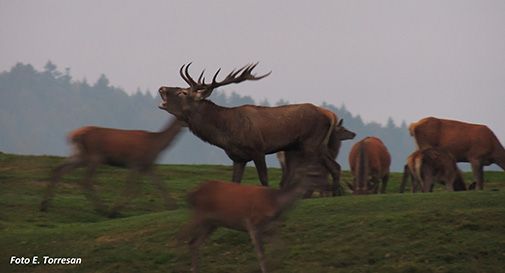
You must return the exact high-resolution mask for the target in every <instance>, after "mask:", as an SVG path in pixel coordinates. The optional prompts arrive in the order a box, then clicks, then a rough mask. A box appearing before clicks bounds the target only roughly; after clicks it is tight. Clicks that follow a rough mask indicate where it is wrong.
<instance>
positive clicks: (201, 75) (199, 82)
mask: <svg viewBox="0 0 505 273" xmlns="http://www.w3.org/2000/svg"><path fill="white" fill-rule="evenodd" d="M203 73H205V69H204V70H202V73H200V76H199V77H198V85H201V84H205V77H204V78H203V82H201V81H200V80H201V79H202V77H203Z"/></svg>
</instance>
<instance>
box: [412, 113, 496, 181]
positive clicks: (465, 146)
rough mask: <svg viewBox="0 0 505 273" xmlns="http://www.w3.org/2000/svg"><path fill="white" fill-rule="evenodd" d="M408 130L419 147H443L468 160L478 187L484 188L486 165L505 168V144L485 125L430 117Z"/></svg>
mask: <svg viewBox="0 0 505 273" xmlns="http://www.w3.org/2000/svg"><path fill="white" fill-rule="evenodd" d="M409 132H410V135H411V136H413V137H414V139H415V141H416V144H417V147H418V148H419V149H424V148H428V147H433V148H442V149H444V150H447V151H448V152H449V153H451V155H452V156H453V157H454V159H455V160H456V162H469V163H470V164H471V165H472V171H473V175H474V178H475V179H476V181H477V183H476V186H477V189H480V190H482V189H483V188H484V173H483V166H488V165H491V164H493V163H496V164H498V166H500V167H501V168H502V169H503V170H505V148H503V146H502V145H501V143H500V141H499V140H498V138H496V136H495V134H494V133H493V131H491V129H489V128H488V127H487V126H485V125H480V124H472V123H466V122H461V121H456V120H449V119H439V118H434V117H427V118H423V119H421V120H419V121H418V122H415V123H412V124H411V125H410V126H409Z"/></svg>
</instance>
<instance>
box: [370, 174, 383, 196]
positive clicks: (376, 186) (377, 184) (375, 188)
mask: <svg viewBox="0 0 505 273" xmlns="http://www.w3.org/2000/svg"><path fill="white" fill-rule="evenodd" d="M371 182H372V183H373V184H372V185H371V186H372V187H373V193H375V194H378V193H379V187H380V184H381V181H380V180H379V178H378V177H375V176H373V177H372V180H371Z"/></svg>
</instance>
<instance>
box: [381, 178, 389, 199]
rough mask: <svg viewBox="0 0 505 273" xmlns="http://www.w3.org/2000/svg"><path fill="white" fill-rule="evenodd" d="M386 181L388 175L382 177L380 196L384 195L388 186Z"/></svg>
mask: <svg viewBox="0 0 505 273" xmlns="http://www.w3.org/2000/svg"><path fill="white" fill-rule="evenodd" d="M388 181H389V174H386V175H385V176H384V177H382V184H381V190H380V193H381V194H384V193H386V187H387V185H388Z"/></svg>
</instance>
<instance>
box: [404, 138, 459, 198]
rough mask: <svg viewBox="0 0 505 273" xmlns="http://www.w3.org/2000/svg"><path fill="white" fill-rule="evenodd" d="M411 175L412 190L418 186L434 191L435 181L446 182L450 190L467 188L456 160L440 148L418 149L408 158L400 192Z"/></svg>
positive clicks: (426, 190)
mask: <svg viewBox="0 0 505 273" xmlns="http://www.w3.org/2000/svg"><path fill="white" fill-rule="evenodd" d="M409 177H410V179H411V181H412V192H416V191H417V188H418V186H420V187H421V191H422V192H432V191H433V185H434V182H435V181H441V182H442V183H443V184H445V186H446V188H447V190H448V191H464V190H466V186H465V182H464V180H463V176H462V175H461V172H460V171H459V169H458V166H457V165H456V160H454V157H452V155H451V154H450V153H448V152H447V151H444V150H442V149H438V148H425V149H422V150H417V151H415V152H413V153H412V154H411V155H410V156H409V157H408V158H407V164H406V165H405V168H404V172H403V179H402V183H401V185H400V192H403V191H404V189H405V185H406V183H407V180H408V178H409Z"/></svg>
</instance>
